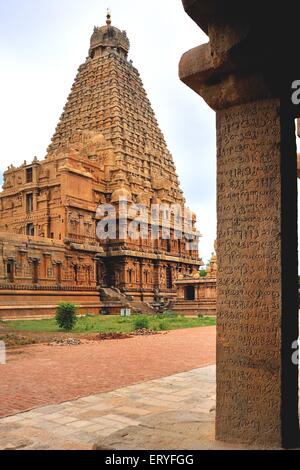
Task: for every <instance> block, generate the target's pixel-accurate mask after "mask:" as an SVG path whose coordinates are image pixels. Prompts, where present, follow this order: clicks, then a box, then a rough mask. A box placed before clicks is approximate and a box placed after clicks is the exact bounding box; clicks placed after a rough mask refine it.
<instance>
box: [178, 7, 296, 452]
mask: <svg viewBox="0 0 300 470" xmlns="http://www.w3.org/2000/svg"><path fill="white" fill-rule="evenodd" d="M263 3H264V5H260V4H263ZM266 3H268V2H258V1H256V0H254V1H251V2H250V1H245V2H235V1H227V2H224V1H223V2H221V1H220V0H219V1H218V0H183V5H184V8H185V10H186V12H187V13H188V14H189V15H190V16H191V18H192V19H193V20H194V21H196V23H197V24H198V25H199V26H200V27H201V28H202V29H203V30H204V31H205V32H206V33H207V34H208V36H209V39H210V41H209V43H208V44H204V45H202V46H199V47H196V48H194V49H192V50H191V51H188V52H187V53H185V54H184V55H183V57H182V59H181V62H180V66H179V75H180V78H181V80H182V81H183V82H184V83H185V84H186V85H188V86H189V87H190V88H192V89H193V90H194V91H195V92H196V93H198V94H199V95H200V96H201V97H202V98H203V99H204V100H205V101H206V102H207V104H208V105H209V106H210V107H211V108H212V109H214V110H215V111H216V113H217V192H218V194H217V213H218V302H217V410H216V438H217V439H220V440H223V441H229V442H237V443H251V444H254V445H258V446H268V447H294V446H298V445H299V422H298V367H297V365H295V364H293V362H292V357H291V356H292V352H293V350H292V343H293V342H294V341H295V340H296V339H297V338H298V283H297V275H298V264H297V258H298V257H297V164H296V162H297V157H296V142H295V122H294V120H295V117H299V116H300V110H299V107H298V106H295V105H294V104H293V103H292V100H291V95H292V87H291V83H292V81H294V80H297V79H300V60H298V59H297V44H298V40H299V38H298V30H299V27H298V19H297V18H299V16H300V6H298V7H296V8H297V12H295V8H294V9H292V6H293V4H292V2H289V1H286V2H284V3H283V2H276V3H275V2H272V8H268V6H270V5H266ZM289 7H290V8H289ZM282 23H286V24H289V25H290V28H289V31H288V33H286V31H284V35H280V34H279V32H280V28H281V26H282ZM199 145H200V143H199Z"/></svg>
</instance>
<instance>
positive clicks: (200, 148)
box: [0, 0, 216, 260]
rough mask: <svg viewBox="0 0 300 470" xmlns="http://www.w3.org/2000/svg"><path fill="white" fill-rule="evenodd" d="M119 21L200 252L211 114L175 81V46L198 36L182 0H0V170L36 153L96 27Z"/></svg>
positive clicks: (211, 180) (207, 201) (208, 189)
mask: <svg viewBox="0 0 300 470" xmlns="http://www.w3.org/2000/svg"><path fill="white" fill-rule="evenodd" d="M107 7H111V10H112V20H113V24H114V25H115V26H117V27H119V28H121V29H126V30H127V33H128V36H129V39H130V42H131V50H130V58H131V59H132V60H133V62H134V65H135V66H136V67H137V68H138V70H139V71H140V73H141V77H142V79H143V82H144V85H145V88H146V90H147V92H148V95H149V98H150V100H151V102H152V105H153V108H154V111H155V113H156V115H157V118H158V121H159V123H160V126H161V128H162V130H163V132H164V134H165V137H166V140H167V142H168V146H169V148H170V150H171V152H172V154H173V157H174V161H175V164H176V166H177V171H178V174H179V176H180V180H181V184H182V188H183V190H184V192H185V196H186V199H187V202H188V205H189V206H190V207H191V209H193V210H194V211H195V212H196V213H197V215H198V228H199V230H200V231H201V233H202V235H203V238H202V240H201V244H200V251H201V255H202V256H203V258H204V259H205V260H207V259H208V258H209V257H210V254H211V251H212V250H213V241H214V239H215V232H216V216H215V213H216V208H215V205H216V197H215V192H216V188H215V179H216V178H215V171H216V168H215V166H216V150H215V115H214V112H212V111H211V110H210V109H209V108H208V106H207V105H206V104H205V103H204V102H203V100H202V99H201V98H200V97H198V96H197V95H196V94H195V93H193V92H192V91H191V90H190V89H189V88H187V87H186V86H185V85H183V84H182V83H181V82H180V80H179V79H178V63H179V60H180V57H181V55H182V53H183V52H185V51H186V50H188V49H190V48H192V47H194V46H197V45H199V44H200V43H203V42H206V41H207V38H206V36H205V35H204V34H203V33H202V32H201V31H200V29H199V28H198V27H197V26H196V25H195V24H194V23H193V21H192V20H191V19H190V18H189V17H188V16H187V15H186V14H185V13H184V10H183V7H182V3H181V0H152V1H151V2H144V1H141V0H105V1H103V0H26V1H25V0H0V63H1V73H0V100H1V101H0V103H1V112H0V128H1V159H0V171H3V170H4V169H5V168H6V167H7V166H8V164H11V163H14V164H15V165H17V164H20V163H22V162H23V161H24V160H25V159H26V160H27V161H30V160H31V158H33V156H35V155H37V156H38V157H39V158H43V157H44V155H45V151H46V147H47V146H48V144H49V142H50V139H51V136H52V134H53V132H54V129H55V126H56V124H57V122H58V119H59V116H60V114H61V112H62V108H63V106H64V104H65V102H66V98H67V96H68V93H69V91H70V88H71V85H72V83H73V80H74V78H75V75H76V72H77V68H78V66H79V65H80V64H81V63H82V62H84V61H85V58H86V56H87V53H88V48H89V39H90V36H91V34H92V31H93V27H94V25H98V26H100V25H103V24H105V16H106V10H107Z"/></svg>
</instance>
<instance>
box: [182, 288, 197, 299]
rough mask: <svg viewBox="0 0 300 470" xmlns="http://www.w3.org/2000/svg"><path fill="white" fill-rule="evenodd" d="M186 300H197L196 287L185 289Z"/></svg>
mask: <svg viewBox="0 0 300 470" xmlns="http://www.w3.org/2000/svg"><path fill="white" fill-rule="evenodd" d="M184 300H195V287H194V286H186V287H185V289H184Z"/></svg>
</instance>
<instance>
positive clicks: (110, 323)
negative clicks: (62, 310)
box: [5, 314, 216, 333]
mask: <svg viewBox="0 0 300 470" xmlns="http://www.w3.org/2000/svg"><path fill="white" fill-rule="evenodd" d="M137 318H140V315H139V316H138V317H137V316H132V317H127V318H123V317H120V316H87V317H81V318H78V321H77V324H76V326H75V328H74V329H73V330H72V332H73V333H89V332H90V333H131V332H133V331H134V330H135V320H136V319H137ZM147 318H148V321H149V328H151V329H152V330H155V331H164V330H177V329H183V328H196V327H200V326H213V325H215V324H216V319H215V318H211V317H203V318H189V317H183V316H180V315H174V314H167V315H166V314H164V315H156V316H153V317H151V316H149V317H147ZM5 325H7V327H9V328H13V329H14V330H18V331H32V332H49V333H58V332H60V331H62V330H60V329H59V328H58V326H57V324H56V322H55V320H54V319H51V320H23V321H22V320H18V321H9V322H5Z"/></svg>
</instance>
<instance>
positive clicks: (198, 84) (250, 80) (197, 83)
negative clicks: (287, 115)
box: [179, 0, 300, 117]
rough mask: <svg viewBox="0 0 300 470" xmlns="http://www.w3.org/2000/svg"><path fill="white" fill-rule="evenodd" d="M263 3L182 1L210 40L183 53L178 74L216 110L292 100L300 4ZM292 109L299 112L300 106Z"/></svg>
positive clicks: (299, 68) (298, 69)
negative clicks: (248, 104)
mask: <svg viewBox="0 0 300 470" xmlns="http://www.w3.org/2000/svg"><path fill="white" fill-rule="evenodd" d="M262 3H266V4H268V3H269V2H258V1H257V0H254V1H251V2H250V1H245V2H237V1H234V0H229V1H227V2H224V1H223V2H222V1H218V0H183V5H184V8H185V10H186V12H187V13H188V14H189V16H191V18H192V19H193V20H194V21H195V22H196V23H197V24H198V25H199V26H200V27H201V28H202V29H203V31H204V32H205V33H206V34H207V35H208V36H209V40H210V41H209V43H207V44H204V45H201V46H198V47H195V48H194V49H192V50H190V51H188V52H186V53H185V54H184V55H183V57H182V59H181V62H180V66H179V76H180V79H181V80H182V81H183V82H184V83H185V84H186V85H188V86H189V87H190V88H192V89H193V90H194V91H195V92H196V93H198V94H199V95H200V96H202V97H203V99H204V100H205V101H206V102H207V104H208V105H209V106H210V107H211V108H213V109H214V110H216V111H217V110H220V109H224V108H227V107H230V106H234V105H236V104H242V103H245V102H251V101H256V100H259V99H266V98H280V99H285V101H287V100H288V99H289V98H290V97H291V95H292V87H291V85H292V82H293V81H294V80H297V79H300V65H299V63H298V61H297V60H296V57H297V54H298V44H299V37H298V36H299V33H298V31H299V28H298V24H297V18H299V15H300V5H297V6H295V5H294V4H292V2H289V1H287V2H285V4H284V7H283V5H281V3H283V2H276V3H275V2H273V3H272V6H271V7H270V5H261V4H262ZM289 3H290V6H289V5H288V4H289ZM224 4H225V5H224ZM296 10H297V11H296ZM283 24H289V25H290V28H289V30H288V31H289V32H288V33H287V34H286V30H285V31H284V34H280V30H281V29H282V25H283ZM279 64H280V65H279ZM291 109H292V111H291V112H293V113H294V114H295V117H298V116H299V115H300V109H299V108H298V107H297V106H295V105H294V106H292V108H291Z"/></svg>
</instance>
